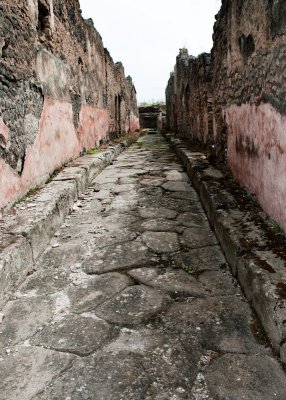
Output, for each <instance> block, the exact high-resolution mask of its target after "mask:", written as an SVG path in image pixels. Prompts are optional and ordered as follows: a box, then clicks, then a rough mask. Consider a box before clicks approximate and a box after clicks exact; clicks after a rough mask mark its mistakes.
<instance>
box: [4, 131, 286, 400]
mask: <svg viewBox="0 0 286 400" xmlns="http://www.w3.org/2000/svg"><path fill="white" fill-rule="evenodd" d="M109 155H110V154H109ZM108 157H109V156H108ZM85 162H86V160H85ZM76 164H77V163H76ZM76 164H74V165H73V168H79V167H80V166H79V165H76ZM133 167H134V168H133ZM85 170H86V169H85ZM84 175H85V174H84ZM209 175H210V172H208V176H209ZM212 175H213V174H212ZM87 176H88V173H87ZM147 181H148V183H150V182H152V181H153V182H155V184H154V185H152V184H151V185H149V184H146V182H147ZM65 182H66V181H62V183H63V184H65ZM58 183H59V182H57V183H56V184H58ZM159 183H160V185H159ZM161 183H162V184H161ZM166 184H167V185H166ZM163 185H165V188H163ZM78 187H79V186H78ZM182 189H183V190H182ZM100 191H106V192H108V196H107V193H106V196H105V195H104V196H97V194H98V193H100ZM75 193H76V192H75ZM45 201H46V200H45V198H43V203H44V202H45ZM8 238H9V237H8ZM22 238H23V237H22ZM15 251H16V250H15ZM15 254H17V253H15ZM20 256H21V253H19V257H20ZM23 256H24V254H23ZM15 257H16V256H15ZM15 259H16V260H17V257H16V258H15ZM7 260H8V258H7ZM27 261H29V252H27ZM281 290H282V289H281ZM285 393H286V379H285V373H284V371H283V369H282V367H281V365H280V364H279V362H278V361H277V360H276V359H275V357H274V355H273V353H272V350H271V348H270V347H269V343H268V342H267V339H266V337H265V335H264V333H263V330H262V328H261V326H260V325H259V322H258V321H257V319H256V317H255V315H253V313H252V310H251V308H250V306H249V305H248V303H247V302H246V300H245V298H244V296H243V294H242V292H241V290H240V288H239V287H238V285H237V282H236V280H235V279H234V278H233V276H232V275H231V273H230V270H229V266H228V264H227V262H226V259H225V257H224V255H223V252H222V250H221V248H220V247H219V245H218V242H217V240H216V238H215V236H214V234H213V232H212V230H211V228H210V226H209V224H208V221H207V219H206V215H205V213H204V210H203V208H202V206H201V203H200V200H199V197H198V195H197V194H196V192H195V190H194V188H193V186H192V185H191V184H190V182H188V180H187V178H186V174H185V173H184V171H183V168H182V166H181V165H180V164H179V163H178V161H177V159H176V156H175V154H174V153H172V152H170V151H168V146H167V144H166V141H165V140H164V139H163V138H162V137H161V136H159V135H152V136H146V137H144V138H141V139H140V141H139V144H135V145H133V146H131V147H130V148H129V149H128V150H127V151H126V152H125V153H123V154H121V155H120V156H119V157H118V159H117V160H114V162H113V164H112V165H110V166H108V167H107V168H106V169H104V170H103V171H102V173H100V174H99V175H97V176H96V177H95V179H94V180H93V181H92V182H90V183H89V184H88V187H87V188H86V190H85V192H84V193H82V194H81V196H80V198H78V197H77V196H76V202H75V203H74V204H73V205H72V206H71V213H70V215H68V216H67V217H66V219H65V221H63V223H62V226H61V227H57V228H56V229H55V230H54V231H53V237H52V238H51V240H50V242H49V243H48V244H47V245H46V246H45V251H44V252H43V253H42V254H41V255H40V256H39V257H38V258H37V260H36V262H34V263H33V264H32V269H30V272H29V274H28V276H24V277H23V282H22V283H21V284H20V286H19V287H18V288H17V290H15V291H14V293H13V296H12V297H11V300H10V301H9V302H8V303H7V304H6V305H5V307H3V308H2V309H1V311H0V399H1V400H2V399H3V400H11V399H13V400H14V399H20V398H21V399H25V400H26V399H27V400H44V399H45V400H58V399H63V400H74V399H78V400H87V399H88V400H97V399H98V400H103V399H106V400H136V399H138V400H139V399H140V400H141V399H142V400H154V399H155V400H181V399H188V400H214V399H218V400H226V399H231V400H242V399H244V398H245V399H246V400H250V399H254V400H258V399H261V400H270V399H271V400H272V399H274V398H278V399H281V400H282V399H283V400H284V398H285ZM283 396H284V397H283Z"/></svg>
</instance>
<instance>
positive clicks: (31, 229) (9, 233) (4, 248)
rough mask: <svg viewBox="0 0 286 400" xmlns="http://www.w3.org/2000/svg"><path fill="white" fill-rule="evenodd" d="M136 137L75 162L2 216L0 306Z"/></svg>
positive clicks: (31, 270) (30, 271)
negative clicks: (94, 183) (94, 182)
mask: <svg viewBox="0 0 286 400" xmlns="http://www.w3.org/2000/svg"><path fill="white" fill-rule="evenodd" d="M138 136H139V134H138V135H137V136H134V137H130V138H129V139H128V140H125V141H123V142H122V143H120V144H117V145H115V146H110V147H109V148H108V150H106V151H103V152H101V153H99V154H96V155H84V156H82V157H79V158H77V159H76V160H74V161H72V162H71V163H70V164H68V166H67V167H65V168H64V169H63V170H62V171H61V172H60V173H59V174H58V175H57V176H55V177H54V178H53V179H52V181H51V182H50V183H48V184H45V185H43V186H42V187H40V188H39V189H38V190H37V192H36V194H35V195H33V196H30V197H27V199H26V200H23V201H21V202H19V203H18V204H16V205H15V206H14V207H13V208H12V209H10V210H8V211H6V212H4V214H3V216H2V218H1V220H0V305H1V304H3V303H4V302H5V301H6V300H7V299H8V298H9V297H10V296H11V294H12V293H13V291H14V290H15V289H16V288H17V286H18V285H19V284H20V283H21V282H22V281H23V280H24V279H25V277H26V276H27V275H29V274H30V273H32V272H33V268H34V264H35V262H36V260H37V258H38V257H39V255H40V254H41V253H42V252H43V251H44V250H45V247H46V245H47V243H48V242H49V240H50V238H51V237H52V236H53V234H54V233H55V232H56V230H57V229H58V228H59V226H60V225H61V224H62V223H63V222H64V220H65V218H66V216H67V215H68V214H69V212H70V211H71V209H72V207H73V205H74V203H75V202H76V201H77V200H78V198H79V196H80V195H81V194H82V193H83V192H84V191H85V190H86V188H87V187H88V185H89V184H90V182H91V181H92V180H93V179H94V178H95V177H96V176H97V175H98V174H99V173H100V172H101V171H102V170H103V169H104V168H105V167H106V166H107V165H108V164H110V163H111V162H112V161H113V160H114V159H115V158H116V157H117V156H118V155H119V154H120V153H121V152H122V151H123V150H124V149H125V148H126V147H128V146H130V145H131V144H132V143H133V142H134V141H135V140H136V139H137V138H138Z"/></svg>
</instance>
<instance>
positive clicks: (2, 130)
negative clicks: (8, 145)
mask: <svg viewBox="0 0 286 400" xmlns="http://www.w3.org/2000/svg"><path fill="white" fill-rule="evenodd" d="M0 135H2V136H3V137H4V139H5V140H6V142H7V141H8V137H9V128H8V127H7V126H6V125H5V124H4V121H3V119H2V118H1V117H0Z"/></svg>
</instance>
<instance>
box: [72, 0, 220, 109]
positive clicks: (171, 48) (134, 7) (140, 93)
mask: <svg viewBox="0 0 286 400" xmlns="http://www.w3.org/2000/svg"><path fill="white" fill-rule="evenodd" d="M79 1H80V5H81V9H82V12H83V17H84V18H92V19H93V22H94V25H95V27H96V29H97V30H98V31H99V33H100V35H101V36H102V39H103V43H104V46H105V47H107V48H108V50H109V52H110V54H111V56H112V58H113V60H114V61H115V62H117V61H121V62H122V63H123V65H124V67H125V75H126V76H127V75H131V76H132V79H133V82H134V85H135V87H136V90H137V99H138V102H142V101H147V102H149V101H159V100H165V88H166V86H167V81H168V79H169V76H170V72H171V71H172V70H173V68H174V65H175V61H176V56H177V55H178V53H179V49H180V48H182V47H187V49H188V50H189V54H191V55H194V56H196V55H198V54H200V53H202V52H205V51H206V52H209V51H210V49H211V47H212V32H213V24H214V16H215V14H216V13H217V12H218V10H219V8H220V5H221V0H175V1H174V0H141V1H138V0H137V1H135V0H79Z"/></svg>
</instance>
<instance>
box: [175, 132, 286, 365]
mask: <svg viewBox="0 0 286 400" xmlns="http://www.w3.org/2000/svg"><path fill="white" fill-rule="evenodd" d="M167 138H168V140H169V141H170V144H171V147H172V149H173V150H174V151H175V152H176V154H177V155H178V157H179V159H180V160H181V161H182V162H183V164H184V166H185V168H186V170H187V173H188V175H189V177H190V178H191V180H192V182H193V185H194V187H195V188H196V190H197V192H198V194H199V196H200V198H201V201H202V204H203V206H204V208H205V210H206V212H207V215H208V218H209V221H210V223H211V225H212V227H213V229H214V232H215V234H216V236H217V238H218V240H219V242H220V244H221V246H222V248H223V251H224V253H225V256H226V258H227V260H228V262H229V264H230V267H231V270H232V273H233V275H234V276H236V277H237V279H238V281H239V282H240V284H241V286H242V289H243V290H244V292H245V295H246V297H247V299H248V300H249V301H250V302H251V303H252V305H253V308H254V309H255V311H256V313H257V315H258V317H259V319H260V321H261V323H262V325H263V328H264V329H265V332H266V334H267V336H268V338H269V340H270V342H271V343H272V346H273V348H274V350H275V352H276V354H278V355H280V357H281V360H282V362H283V363H286V268H285V266H286V251H285V250H286V246H285V237H284V236H283V235H282V234H281V233H279V232H278V233H275V229H273V227H271V226H270V224H269V223H267V222H266V219H265V216H263V213H262V212H261V213H260V214H259V211H257V210H258V207H256V208H255V209H253V208H252V207H251V200H250V199H248V200H249V205H248V207H247V205H246V206H245V207H242V206H241V201H239V200H241V199H240V198H239V197H240V196H242V197H247V195H246V193H245V191H244V190H242V189H241V192H240V193H239V192H235V193H234V192H233V191H232V190H231V188H227V186H226V185H225V184H223V183H224V180H225V178H226V175H225V174H224V173H223V172H221V171H220V170H218V169H216V168H214V167H213V166H211V165H210V164H209V162H208V160H207V157H206V156H205V155H203V154H202V153H199V152H192V151H191V150H190V149H189V148H188V147H187V145H185V144H184V142H183V141H181V140H180V139H174V138H172V136H171V135H167ZM246 201H247V200H246Z"/></svg>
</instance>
